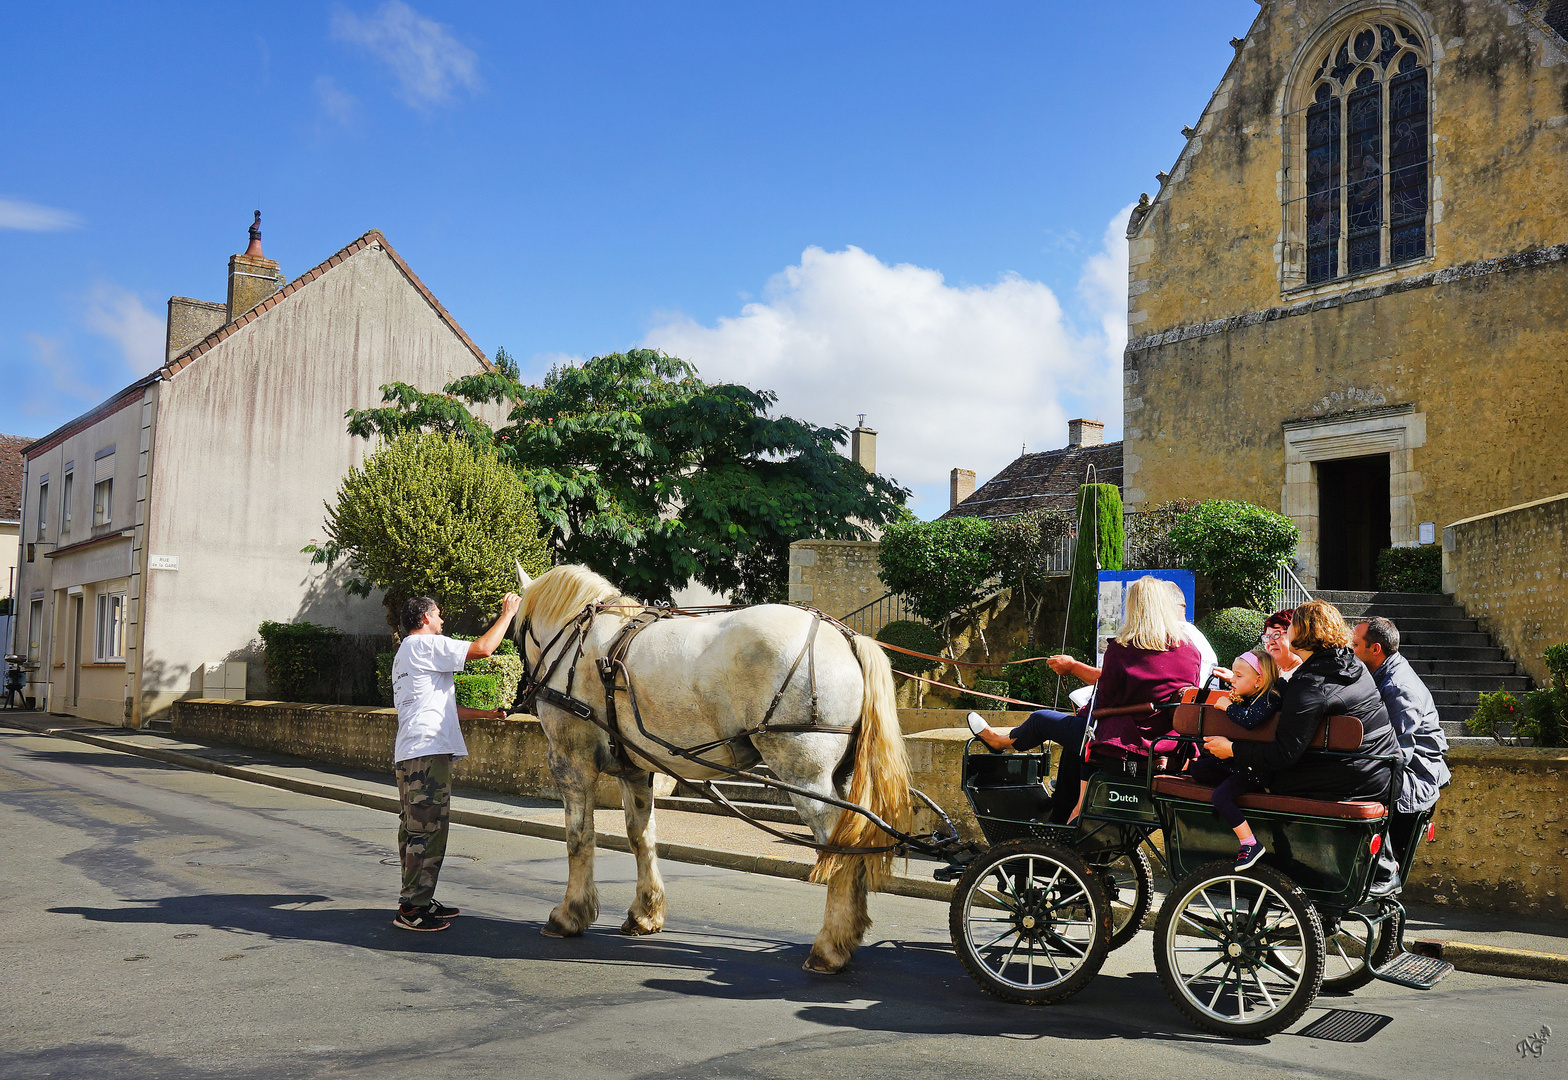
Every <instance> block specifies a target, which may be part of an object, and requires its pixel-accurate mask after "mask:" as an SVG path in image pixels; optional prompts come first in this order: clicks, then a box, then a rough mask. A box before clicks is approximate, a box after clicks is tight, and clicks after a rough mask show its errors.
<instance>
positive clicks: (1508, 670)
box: [1313, 590, 1530, 746]
mask: <svg viewBox="0 0 1568 1080" xmlns="http://www.w3.org/2000/svg"><path fill="white" fill-rule="evenodd" d="M1313 598H1314V599H1317V600H1326V601H1327V602H1328V603H1330V604H1333V605H1334V606H1335V607H1337V608H1339V610H1340V611H1341V612H1342V613H1343V614H1344V616H1345V620H1346V621H1347V622H1349V623H1350V624H1351V625H1354V624H1355V623H1357V622H1359V621H1361V620H1363V619H1367V618H1371V617H1372V616H1375V615H1381V616H1382V617H1383V618H1385V619H1391V620H1393V623H1394V625H1395V626H1397V627H1398V628H1399V651H1400V652H1402V653H1404V654H1405V659H1406V660H1409V661H1410V666H1411V667H1412V668H1414V669H1415V672H1416V674H1417V675H1419V676H1421V681H1422V682H1424V683H1426V686H1427V689H1428V690H1430V691H1432V700H1433V701H1434V702H1435V703H1436V705H1437V714H1438V718H1439V720H1441V721H1442V724H1443V731H1444V732H1445V733H1446V734H1447V735H1448V742H1449V745H1451V746H1494V745H1496V744H1495V743H1494V741H1493V740H1492V739H1490V738H1486V737H1482V736H1475V735H1471V734H1470V732H1469V731H1468V730H1466V728H1465V723H1464V722H1465V721H1466V720H1468V719H1469V718H1470V717H1471V716H1473V715H1475V707H1476V699H1477V698H1478V697H1479V695H1480V694H1481V692H1482V691H1492V690H1499V689H1501V690H1508V691H1511V692H1512V693H1515V694H1520V693H1523V692H1524V691H1526V690H1528V689H1530V679H1529V676H1527V675H1525V674H1524V673H1523V672H1521V671H1520V670H1519V666H1518V665H1517V664H1515V663H1514V662H1513V661H1512V660H1507V659H1505V658H1504V656H1503V650H1502V649H1501V648H1499V647H1498V646H1497V645H1494V644H1493V643H1492V639H1491V637H1490V635H1488V634H1487V633H1486V632H1485V631H1484V630H1482V629H1481V627H1480V625H1479V624H1478V623H1477V622H1476V621H1475V620H1474V619H1472V618H1470V617H1469V616H1467V615H1466V614H1465V610H1464V608H1462V607H1460V606H1459V605H1458V604H1456V603H1454V601H1453V598H1452V597H1449V596H1444V595H1441V594H1439V593H1396V592H1340V591H1332V590H1323V591H1321V592H1317V593H1314V594H1313Z"/></svg>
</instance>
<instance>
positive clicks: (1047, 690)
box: [1007, 649, 1094, 712]
mask: <svg viewBox="0 0 1568 1080" xmlns="http://www.w3.org/2000/svg"><path fill="white" fill-rule="evenodd" d="M1068 653H1069V654H1070V655H1072V657H1073V659H1074V660H1081V661H1083V662H1084V663H1086V664H1089V665H1090V666H1093V664H1094V657H1093V656H1092V655H1090V656H1085V655H1084V654H1083V653H1082V652H1081V651H1079V650H1075V649H1068ZM1031 655H1032V654H1031V653H1030V652H1029V651H1028V650H1027V649H1021V650H1019V652H1018V655H1017V656H1015V657H1014V659H1015V660H1024V659H1027V658H1028V657H1029V656H1031ZM1007 678H1008V682H1009V683H1010V685H1011V686H1012V688H1013V692H1012V695H1011V696H1012V697H1015V698H1018V699H1019V700H1021V701H1032V702H1034V703H1035V704H1036V705H1041V706H1044V707H1046V708H1050V709H1061V710H1063V711H1065V712H1071V711H1072V709H1073V704H1072V702H1070V701H1068V700H1067V695H1068V694H1070V693H1072V692H1073V691H1074V690H1077V689H1078V688H1079V687H1081V686H1083V685H1085V684H1084V683H1083V681H1082V680H1081V679H1077V678H1074V677H1073V676H1071V675H1066V676H1062V675H1057V674H1056V672H1054V671H1052V670H1051V669H1050V667H1049V666H1048V665H1047V664H1046V663H1045V662H1044V661H1041V662H1040V663H1037V664H1016V665H1014V666H1012V667H1009V668H1008V669H1007ZM1007 707H1008V708H1009V709H1016V710H1021V711H1024V712H1029V711H1031V710H1030V709H1029V707H1028V706H1026V705H1009V706H1007Z"/></svg>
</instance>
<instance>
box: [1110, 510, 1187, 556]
mask: <svg viewBox="0 0 1568 1080" xmlns="http://www.w3.org/2000/svg"><path fill="white" fill-rule="evenodd" d="M1197 505H1198V504H1197V503H1196V502H1195V501H1193V500H1192V499H1173V500H1171V501H1170V502H1167V503H1160V504H1159V505H1158V506H1151V507H1149V508H1148V509H1147V510H1143V511H1140V512H1138V513H1136V514H1131V513H1130V514H1128V515H1127V516H1126V518H1125V525H1126V529H1127V558H1126V560H1125V562H1124V563H1123V565H1122V569H1123V570H1179V569H1182V568H1183V567H1185V566H1186V565H1187V563H1186V559H1185V556H1183V555H1182V554H1180V553H1179V552H1178V551H1177V550H1176V547H1175V545H1174V544H1172V543H1171V530H1172V529H1173V528H1175V527H1176V522H1178V521H1180V520H1181V517H1182V515H1183V514H1185V513H1187V511H1189V510H1191V509H1192V508H1193V507H1194V506H1197Z"/></svg>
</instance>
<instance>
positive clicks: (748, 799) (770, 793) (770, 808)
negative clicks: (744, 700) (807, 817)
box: [654, 765, 805, 825]
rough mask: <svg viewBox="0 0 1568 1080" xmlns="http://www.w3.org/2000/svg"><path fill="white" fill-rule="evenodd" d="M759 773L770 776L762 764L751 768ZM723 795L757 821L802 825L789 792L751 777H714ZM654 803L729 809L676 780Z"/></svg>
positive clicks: (699, 809) (668, 806) (682, 807)
mask: <svg viewBox="0 0 1568 1080" xmlns="http://www.w3.org/2000/svg"><path fill="white" fill-rule="evenodd" d="M752 771H753V772H756V773H758V774H760V775H762V776H772V775H773V774H772V773H771V772H770V771H769V770H768V767H767V766H766V765H758V766H757V767H756V768H755V769H753V770H752ZM713 786H714V787H716V788H718V789H719V791H720V792H721V793H722V794H723V795H724V797H725V798H726V799H728V800H730V802H732V803H734V804H735V805H736V807H737V808H739V809H741V810H744V811H745V812H746V813H748V814H750V815H751V816H752V817H754V818H756V819H757V820H758V821H771V822H778V823H782V824H785V825H804V824H805V822H803V821H802V820H801V819H800V814H799V813H798V812H797V811H796V810H795V806H794V804H793V803H791V802H790V801H789V796H788V795H786V794H785V793H784V792H782V791H780V790H779V789H778V788H771V787H768V786H767V785H766V784H759V783H756V782H755V781H752V780H715V781H714V785H713ZM654 805H655V806H656V807H658V808H660V809H664V810H688V811H691V812H692V813H697V814H721V815H727V814H728V813H729V811H727V810H724V809H722V808H721V807H718V806H715V805H714V804H713V803H711V802H709V801H708V800H707V799H705V798H703V797H702V795H700V794H698V792H697V791H696V790H695V789H693V788H691V787H688V786H687V785H686V784H683V783H677V784H676V785H675V790H674V792H672V793H671V794H669V795H665V796H662V797H660V798H658V799H655V800H654Z"/></svg>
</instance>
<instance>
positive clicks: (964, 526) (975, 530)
mask: <svg viewBox="0 0 1568 1080" xmlns="http://www.w3.org/2000/svg"><path fill="white" fill-rule="evenodd" d="M990 541H991V523H990V522H988V521H981V520H980V519H979V518H971V517H959V518H949V519H948V520H946V521H912V522H908V523H905V524H894V525H889V526H888V527H887V528H886V529H885V530H883V533H882V540H881V543H880V545H879V546H878V548H877V559H878V562H879V564H880V569H879V570H878V571H877V576H878V577H880V578H881V579H882V584H884V585H886V586H887V587H888V589H889V590H890V591H892V592H895V593H897V594H898V595H900V596H902V597H904V598H905V600H907V601H908V602H909V606H910V607H911V608H912V609H914V613H915V614H916V615H918V616H919V617H920V618H921V619H922V620H924V621H925V622H927V623H933V624H938V625H945V624H946V623H947V621H948V620H949V619H950V618H951V617H952V616H953V615H956V614H958V613H960V612H964V611H968V610H969V609H970V608H972V607H974V605H975V604H977V603H979V602H980V601H981V600H982V599H984V597H985V590H986V586H987V585H988V584H989V583H990V581H991V578H992V575H993V573H994V570H995V566H994V559H993V557H992V554H991V547H990Z"/></svg>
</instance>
